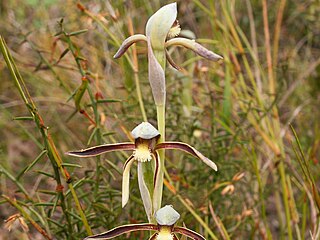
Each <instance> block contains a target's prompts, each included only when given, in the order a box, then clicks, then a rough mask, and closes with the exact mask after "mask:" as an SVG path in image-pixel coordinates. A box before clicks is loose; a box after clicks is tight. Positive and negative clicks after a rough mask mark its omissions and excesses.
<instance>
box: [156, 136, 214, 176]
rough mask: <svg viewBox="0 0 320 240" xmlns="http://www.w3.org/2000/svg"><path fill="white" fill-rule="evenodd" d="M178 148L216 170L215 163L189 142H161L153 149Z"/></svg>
mask: <svg viewBox="0 0 320 240" xmlns="http://www.w3.org/2000/svg"><path fill="white" fill-rule="evenodd" d="M161 148H164V149H178V150H182V151H185V152H187V153H190V154H191V155H193V156H195V157H197V158H199V159H200V160H202V161H203V162H204V163H205V164H207V165H208V166H209V167H211V168H212V169H213V170H215V171H218V167H217V165H216V164H215V163H214V162H212V161H211V160H210V159H209V158H207V157H205V156H204V155H203V154H202V153H201V152H199V151H198V150H197V149H195V148H193V147H191V146H190V145H189V144H186V143H183V142H162V143H159V144H157V145H156V148H155V150H157V149H161Z"/></svg>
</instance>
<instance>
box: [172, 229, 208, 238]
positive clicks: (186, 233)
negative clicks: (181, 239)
mask: <svg viewBox="0 0 320 240" xmlns="http://www.w3.org/2000/svg"><path fill="white" fill-rule="evenodd" d="M172 231H173V232H175V233H180V234H182V235H184V236H187V237H189V238H191V239H194V240H206V239H205V238H204V237H203V236H201V235H200V234H199V233H196V232H194V231H192V230H190V229H188V228H184V227H173V230H172Z"/></svg>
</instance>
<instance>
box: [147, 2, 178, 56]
mask: <svg viewBox="0 0 320 240" xmlns="http://www.w3.org/2000/svg"><path fill="white" fill-rule="evenodd" d="M176 18H177V3H171V4H168V5H165V6H163V7H162V8H160V9H159V10H158V11H157V12H156V13H154V14H153V15H152V16H151V17H150V18H149V20H148V22H147V25H146V35H147V37H150V40H151V43H152V48H153V49H158V50H163V49H164V42H165V40H166V37H167V35H168V32H169V30H170V28H171V27H172V24H173V23H174V21H175V20H176Z"/></svg>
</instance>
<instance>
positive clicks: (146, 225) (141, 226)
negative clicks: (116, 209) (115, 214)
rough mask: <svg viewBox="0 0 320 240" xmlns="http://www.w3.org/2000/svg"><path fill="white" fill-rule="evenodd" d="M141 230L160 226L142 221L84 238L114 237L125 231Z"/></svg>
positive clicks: (155, 228) (86, 239)
mask: <svg viewBox="0 0 320 240" xmlns="http://www.w3.org/2000/svg"><path fill="white" fill-rule="evenodd" d="M141 230H146V231H148V230H153V231H157V230H158V226H157V225H155V224H149V223H142V224H129V225H123V226H120V227H116V228H113V229H111V230H109V231H107V232H104V233H100V234H96V235H93V236H89V237H86V238H85V239H84V240H89V239H113V238H114V237H117V236H119V235H122V234H124V233H128V232H133V231H141Z"/></svg>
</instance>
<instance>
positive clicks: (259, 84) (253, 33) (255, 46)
mask: <svg viewBox="0 0 320 240" xmlns="http://www.w3.org/2000/svg"><path fill="white" fill-rule="evenodd" d="M246 5H247V10H248V17H249V23H250V35H251V43H252V49H253V53H254V55H255V57H256V59H257V61H259V55H258V44H257V35H256V27H255V22H254V16H253V11H252V6H251V3H250V0H246ZM258 63H259V62H258ZM258 63H257V64H258ZM257 64H254V75H255V77H256V81H257V88H258V91H259V92H260V93H261V92H262V82H261V75H260V69H259V67H258V66H257Z"/></svg>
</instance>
